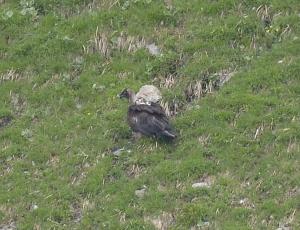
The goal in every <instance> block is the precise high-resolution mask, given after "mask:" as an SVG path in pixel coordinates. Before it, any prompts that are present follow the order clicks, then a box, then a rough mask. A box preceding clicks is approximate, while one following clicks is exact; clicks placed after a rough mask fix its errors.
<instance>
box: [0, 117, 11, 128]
mask: <svg viewBox="0 0 300 230" xmlns="http://www.w3.org/2000/svg"><path fill="white" fill-rule="evenodd" d="M11 121H12V117H10V116H4V117H0V129H1V128H3V127H5V126H7V125H9V123H11Z"/></svg>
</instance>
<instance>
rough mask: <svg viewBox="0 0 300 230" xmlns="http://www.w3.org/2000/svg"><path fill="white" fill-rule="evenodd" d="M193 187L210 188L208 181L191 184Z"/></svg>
mask: <svg viewBox="0 0 300 230" xmlns="http://www.w3.org/2000/svg"><path fill="white" fill-rule="evenodd" d="M192 187H193V188H210V184H209V183H208V182H198V183H194V184H193V185H192Z"/></svg>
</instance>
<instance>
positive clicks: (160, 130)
mask: <svg viewBox="0 0 300 230" xmlns="http://www.w3.org/2000/svg"><path fill="white" fill-rule="evenodd" d="M128 123H129V125H130V127H131V128H132V130H133V131H134V132H139V133H142V134H144V135H146V136H156V137H167V138H171V139H174V138H175V137H176V135H175V134H174V131H173V130H172V128H171V126H170V124H169V120H168V118H167V116H166V114H165V112H164V110H163V108H162V107H161V106H160V105H159V104H155V103H152V104H151V105H146V104H138V105H131V106H129V109H128Z"/></svg>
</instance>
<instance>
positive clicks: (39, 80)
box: [0, 0, 300, 229]
mask: <svg viewBox="0 0 300 230" xmlns="http://www.w3.org/2000/svg"><path fill="white" fill-rule="evenodd" d="M6 2H7V3H2V5H0V15H1V17H0V30H1V34H0V49H1V54H0V55H1V56H0V58H1V62H0V76H1V79H4V78H7V77H8V71H9V70H13V71H15V73H14V74H13V75H14V76H15V77H18V78H19V79H17V80H6V81H2V80H1V83H0V93H1V101H0V118H1V117H2V118H3V117H4V116H10V117H12V118H13V120H12V123H10V124H9V125H8V126H6V127H2V128H0V148H1V150H0V151H1V155H0V170H1V171H0V184H1V186H0V226H1V224H2V226H5V225H8V224H9V223H15V224H16V225H17V226H18V228H20V229H32V228H33V227H34V228H36V229H39V228H41V229H48V228H53V229H70V228H78V229H89V228H91V229H103V228H108V229H118V228H124V229H141V228H145V229H151V228H153V225H152V224H151V219H152V220H153V219H155V218H156V217H159V216H161V215H162V213H163V212H165V213H169V214H171V213H172V215H173V216H174V219H175V220H173V224H172V226H171V227H172V228H174V229H189V228H191V227H192V226H197V225H198V227H199V226H201V225H204V223H205V222H209V223H210V227H211V228H212V229H236V228H237V226H239V229H274V228H277V227H278V226H279V225H282V224H287V225H290V226H292V227H293V229H297V228H300V222H299V220H300V214H299V212H300V210H299V205H300V204H299V189H300V186H299V184H300V172H299V158H300V154H299V152H300V149H299V148H300V146H299V138H300V136H299V133H300V126H299V123H300V118H299V115H300V114H299V113H300V108H299V103H300V97H299V94H300V77H299V72H300V65H299V63H300V38H299V37H300V30H299V29H300V28H299V20H300V18H299V11H300V6H299V3H298V1H293V0H290V1H279V0H272V1H246V2H247V3H244V4H236V3H235V1H233V0H222V1H211V2H209V3H208V2H207V1H196V0H189V1H187V2H185V1H181V0H174V1H166V2H169V4H170V5H169V7H167V6H166V5H167V3H164V2H163V1H154V0H152V1H151V0H147V1H146V0H139V1H130V0H128V1H117V2H116V4H115V5H113V6H111V4H110V3H109V1H101V4H102V5H101V4H98V5H97V4H94V5H92V9H88V7H87V5H88V4H92V2H91V1H85V3H83V1H75V0H68V1H63V2H64V3H60V2H61V1H54V0H52V1H46V0H36V1H35V4H34V5H33V6H32V7H33V8H34V9H35V10H33V11H30V12H31V13H32V14H30V12H29V13H27V14H26V15H25V16H23V15H22V14H21V13H20V12H21V10H22V9H24V8H26V9H28V8H29V6H27V7H26V6H21V5H20V4H19V1H16V0H14V1H6ZM261 5H266V6H267V7H269V8H268V13H267V14H266V15H265V16H263V15H262V14H263V13H262V12H263V11H260V12H257V11H256V10H257V8H258V7H259V6H261ZM11 12H12V13H13V15H12V17H9V15H10V14H11ZM279 13H280V14H279ZM36 15H37V16H36ZM268 15H270V17H271V18H272V20H271V22H270V24H268V23H267V24H266V23H265V24H264V23H263V21H262V19H263V18H264V17H265V18H267V17H268ZM162 22H163V23H162ZM97 27H98V32H99V33H100V34H101V35H103V36H104V35H105V36H107V37H108V39H109V41H111V44H115V43H113V41H115V40H116V38H117V37H118V36H120V34H121V32H122V31H123V32H124V33H125V34H127V35H130V36H134V37H135V38H137V37H138V36H140V37H145V38H146V40H147V41H149V42H153V41H154V42H155V43H156V44H158V45H159V46H160V47H161V48H162V52H163V54H164V55H163V56H162V57H153V56H151V55H150V54H149V53H148V52H147V50H146V49H139V50H137V51H136V52H128V51H126V50H121V51H119V50H116V49H114V46H113V45H110V46H111V47H112V49H111V52H110V55H109V56H108V57H104V56H103V55H102V54H101V53H100V52H92V51H89V52H84V50H83V46H85V47H93V46H94V36H95V31H96V28H97ZM178 63H179V64H178ZM224 69H225V70H231V71H232V70H233V69H236V71H237V74H235V75H234V77H233V78H232V79H231V80H230V81H229V82H228V83H227V84H226V85H225V86H224V87H222V88H221V89H220V90H219V91H214V92H213V93H211V94H208V95H207V96H206V97H204V98H203V99H201V100H195V101H193V102H192V103H190V104H189V105H188V106H187V102H186V101H185V97H184V90H185V88H186V86H187V84H188V83H189V82H191V81H192V80H201V79H204V78H207V77H210V76H213V74H214V73H217V72H219V71H220V70H224ZM170 73H172V74H173V75H175V79H176V84H175V85H174V86H173V88H171V89H168V88H162V91H163V93H164V96H165V97H166V98H167V100H170V101H172V100H173V99H174V98H176V101H177V102H178V103H180V104H184V107H183V108H182V110H181V112H180V113H179V114H178V115H177V116H176V117H174V119H172V122H173V123H174V126H175V127H176V129H177V130H178V131H180V133H181V135H180V138H179V140H178V141H177V143H176V144H175V145H166V144H164V143H158V145H156V143H155V141H154V140H149V139H144V140H141V141H139V142H138V143H136V144H134V145H133V144H128V139H129V137H130V131H129V129H128V127H127V124H126V123H125V121H124V114H125V113H126V107H127V104H126V103H125V102H122V101H119V100H118V99H116V97H115V95H116V94H117V93H118V92H120V91H121V90H122V89H123V88H124V87H126V86H130V87H132V88H134V89H138V88H139V87H140V86H141V85H142V84H146V83H151V82H153V81H154V83H155V84H159V82H158V81H161V80H163V79H164V77H165V76H166V75H168V74H170ZM155 77H156V78H155ZM154 78H155V79H154ZM157 79H159V80H157ZM93 85H94V87H93ZM123 146H125V147H126V149H127V150H131V151H128V152H127V151H124V152H122V154H121V156H120V157H115V156H113V154H112V153H111V151H109V149H111V148H114V147H123ZM204 177H207V178H210V179H211V180H212V181H213V184H212V186H211V188H209V189H193V188H192V186H191V185H192V184H193V183H194V182H196V181H198V180H199V179H201V178H202V179H203V178H204ZM144 185H145V186H147V192H146V195H145V197H144V198H142V199H141V198H137V197H136V196H135V194H134V192H135V190H137V189H140V188H142V187H143V186H144ZM79 220H80V221H79Z"/></svg>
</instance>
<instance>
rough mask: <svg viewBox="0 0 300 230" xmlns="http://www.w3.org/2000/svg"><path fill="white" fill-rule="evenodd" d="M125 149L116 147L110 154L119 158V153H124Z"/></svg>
mask: <svg viewBox="0 0 300 230" xmlns="http://www.w3.org/2000/svg"><path fill="white" fill-rule="evenodd" d="M124 150H125V149H124V148H118V147H115V148H113V149H112V154H113V155H115V156H117V157H118V156H120V155H121V153H122V152H123V151H124Z"/></svg>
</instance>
